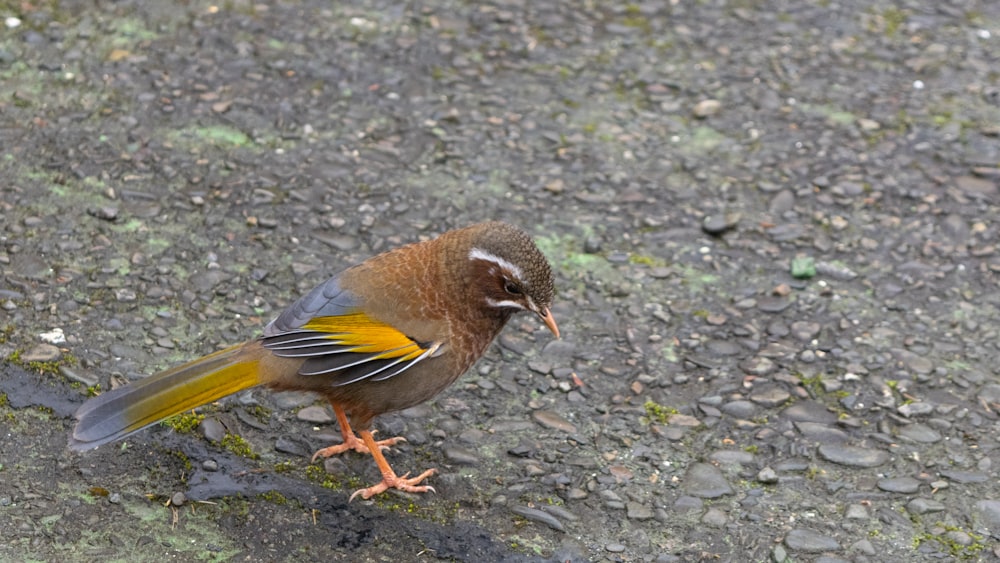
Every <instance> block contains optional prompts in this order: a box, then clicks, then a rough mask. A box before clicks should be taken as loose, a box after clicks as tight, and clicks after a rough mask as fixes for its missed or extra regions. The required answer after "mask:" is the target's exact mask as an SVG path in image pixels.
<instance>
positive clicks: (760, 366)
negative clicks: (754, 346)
mask: <svg viewBox="0 0 1000 563" xmlns="http://www.w3.org/2000/svg"><path fill="white" fill-rule="evenodd" d="M776 368H777V366H776V365H775V364H774V362H773V361H772V360H770V359H769V358H765V357H763V356H756V357H753V358H748V359H746V360H743V361H742V362H740V369H742V370H743V371H744V372H746V373H747V374H749V375H758V376H760V375H768V374H770V373H771V372H773V371H774V370H775V369H776Z"/></svg>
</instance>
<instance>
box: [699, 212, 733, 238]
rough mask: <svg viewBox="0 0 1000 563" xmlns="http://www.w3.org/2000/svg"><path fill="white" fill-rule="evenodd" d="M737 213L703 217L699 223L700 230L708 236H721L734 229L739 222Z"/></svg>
mask: <svg viewBox="0 0 1000 563" xmlns="http://www.w3.org/2000/svg"><path fill="white" fill-rule="evenodd" d="M740 217H741V215H740V214H739V213H724V214H721V215H720V214H713V215H708V216H707V217H705V219H704V220H702V222H701V230H703V231H705V232H706V233H708V234H710V235H721V234H722V233H724V232H726V231H728V230H730V229H732V228H734V227H736V225H738V224H739V222H740Z"/></svg>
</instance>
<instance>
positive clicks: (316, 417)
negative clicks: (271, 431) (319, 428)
mask: <svg viewBox="0 0 1000 563" xmlns="http://www.w3.org/2000/svg"><path fill="white" fill-rule="evenodd" d="M295 417H296V418H298V419H299V420H301V421H303V422H308V423H310V424H328V423H330V422H333V421H334V418H333V415H332V414H331V413H330V410H329V409H327V408H326V407H323V406H319V405H310V406H308V407H303V408H301V409H299V411H298V412H297V413H295Z"/></svg>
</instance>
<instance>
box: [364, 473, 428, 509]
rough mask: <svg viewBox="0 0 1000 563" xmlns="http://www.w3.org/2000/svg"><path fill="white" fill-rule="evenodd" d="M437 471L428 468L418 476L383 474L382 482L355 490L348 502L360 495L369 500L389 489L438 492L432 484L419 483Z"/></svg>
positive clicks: (411, 491)
mask: <svg viewBox="0 0 1000 563" xmlns="http://www.w3.org/2000/svg"><path fill="white" fill-rule="evenodd" d="M435 473H437V469H428V470H427V471H424V472H423V473H421V474H420V475H417V476H416V477H408V475H409V473H407V474H406V475H403V476H402V477H397V476H396V475H395V474H393V473H390V474H388V475H383V476H382V482H381V483H379V484H377V485H372V486H371V487H368V488H367V489H358V490H356V491H354V494H352V495H351V498H350V499H348V501H347V502H350V501H352V500H354V497H356V496H358V495H361V498H363V499H365V500H367V499H370V498H372V497H373V496H375V495H377V494H379V493H384V492H385V491H388V490H389V489H399V490H401V491H406V492H408V493H426V492H427V491H430V492H432V493H436V492H437V491H435V490H434V487H431V486H430V485H418V483H420V482H421V481H423V480H424V479H426V478H428V477H430V476H431V475H434V474H435Z"/></svg>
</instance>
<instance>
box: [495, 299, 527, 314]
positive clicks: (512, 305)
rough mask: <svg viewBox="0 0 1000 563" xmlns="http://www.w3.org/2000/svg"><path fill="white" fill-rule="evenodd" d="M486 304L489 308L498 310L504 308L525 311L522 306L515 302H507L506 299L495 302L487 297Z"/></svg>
mask: <svg viewBox="0 0 1000 563" xmlns="http://www.w3.org/2000/svg"><path fill="white" fill-rule="evenodd" d="M486 303H488V304H489V306H490V307H496V308H498V309H502V308H504V307H510V308H512V309H520V310H522V311H527V309H525V308H524V305H521V304H520V303H518V302H517V301H508V300H506V299H504V300H503V301H496V300H494V299H490V298H489V297H487V298H486Z"/></svg>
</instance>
